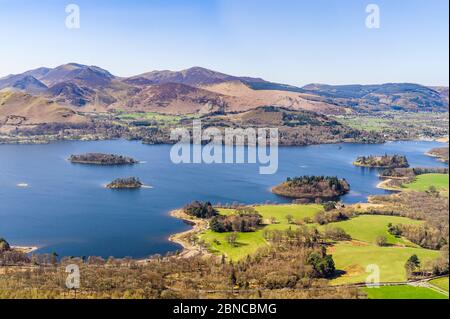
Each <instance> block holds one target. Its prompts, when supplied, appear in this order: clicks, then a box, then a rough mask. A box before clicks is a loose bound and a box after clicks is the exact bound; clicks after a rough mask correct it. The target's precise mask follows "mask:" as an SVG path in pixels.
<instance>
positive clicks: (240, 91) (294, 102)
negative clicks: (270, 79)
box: [202, 81, 345, 114]
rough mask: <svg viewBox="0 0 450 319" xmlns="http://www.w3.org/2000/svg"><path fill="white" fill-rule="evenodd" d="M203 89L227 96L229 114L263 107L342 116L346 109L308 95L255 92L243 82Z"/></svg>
mask: <svg viewBox="0 0 450 319" xmlns="http://www.w3.org/2000/svg"><path fill="white" fill-rule="evenodd" d="M202 88H204V89H206V90H208V91H211V92H215V93H218V94H221V95H224V96H225V98H224V99H225V101H226V102H227V111H228V112H241V111H246V110H251V109H254V108H258V107H261V106H277V107H286V108H291V109H295V110H309V111H314V112H319V113H324V114H342V113H344V112H345V108H342V107H337V106H335V105H332V104H329V103H326V102H322V101H319V100H318V101H314V99H313V97H311V96H310V95H308V94H301V93H296V92H288V91H279V90H254V89H252V86H251V85H249V84H247V83H244V82H242V81H232V82H222V83H218V84H212V85H205V86H202Z"/></svg>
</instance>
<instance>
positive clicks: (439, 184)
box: [402, 174, 449, 192]
mask: <svg viewBox="0 0 450 319" xmlns="http://www.w3.org/2000/svg"><path fill="white" fill-rule="evenodd" d="M448 181H449V175H448V174H424V175H419V176H417V178H416V179H415V181H414V182H412V183H409V184H404V185H403V186H402V187H403V188H405V189H409V190H416V191H422V192H423V191H427V190H428V189H429V188H430V187H431V186H434V187H436V188H437V189H438V190H447V191H448V188H449V186H448Z"/></svg>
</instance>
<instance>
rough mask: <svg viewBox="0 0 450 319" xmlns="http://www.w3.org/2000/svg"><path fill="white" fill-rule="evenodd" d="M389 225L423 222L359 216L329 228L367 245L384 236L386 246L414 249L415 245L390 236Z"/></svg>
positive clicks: (400, 218)
mask: <svg viewBox="0 0 450 319" xmlns="http://www.w3.org/2000/svg"><path fill="white" fill-rule="evenodd" d="M389 223H391V224H393V225H397V224H403V225H418V224H422V223H423V222H422V221H417V220H412V219H409V218H404V217H397V216H381V215H380V216H376V215H361V216H358V217H355V218H352V219H350V220H347V221H343V222H338V223H332V224H330V226H333V227H339V228H342V229H343V230H345V232H346V233H347V234H349V235H350V236H352V239H353V240H357V241H362V242H366V243H368V244H376V239H377V237H378V236H385V237H386V239H387V243H388V245H404V246H410V247H416V245H415V244H413V243H411V242H410V241H408V240H407V239H405V238H401V237H395V236H393V235H391V234H390V233H389V232H388V225H389Z"/></svg>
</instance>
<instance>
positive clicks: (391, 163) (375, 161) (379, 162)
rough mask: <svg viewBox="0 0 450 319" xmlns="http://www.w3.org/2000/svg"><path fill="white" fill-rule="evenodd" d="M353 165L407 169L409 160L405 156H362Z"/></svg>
mask: <svg viewBox="0 0 450 319" xmlns="http://www.w3.org/2000/svg"><path fill="white" fill-rule="evenodd" d="M353 165H355V166H360V167H370V168H407V167H409V163H408V159H407V158H406V156H403V155H387V154H386V155H383V156H374V155H370V156H360V157H358V158H357V159H356V161H355V162H353Z"/></svg>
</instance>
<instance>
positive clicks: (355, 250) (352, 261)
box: [329, 242, 440, 285]
mask: <svg viewBox="0 0 450 319" xmlns="http://www.w3.org/2000/svg"><path fill="white" fill-rule="evenodd" d="M329 253H330V254H332V255H333V259H334V262H335V263H336V268H337V269H338V270H340V271H343V272H345V273H344V274H343V275H342V276H340V277H338V278H336V279H334V280H333V281H332V283H333V284H335V285H340V284H350V283H364V282H365V281H366V278H367V276H368V275H369V273H367V272H366V267H367V266H369V265H378V267H379V268H380V280H381V282H399V281H406V279H407V278H406V271H405V267H404V266H405V263H406V261H407V260H408V258H409V257H411V256H412V255H414V254H416V255H417V256H418V257H419V259H420V260H421V261H422V263H426V262H427V261H431V260H433V259H435V258H438V257H439V255H440V252H439V251H435V250H428V249H423V248H411V247H405V248H401V247H379V246H376V245H372V244H365V243H355V242H342V243H339V244H337V245H335V246H334V247H332V248H330V249H329Z"/></svg>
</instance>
